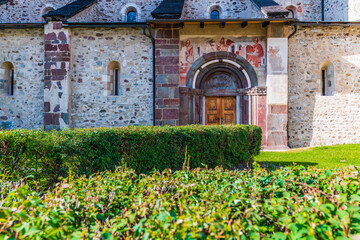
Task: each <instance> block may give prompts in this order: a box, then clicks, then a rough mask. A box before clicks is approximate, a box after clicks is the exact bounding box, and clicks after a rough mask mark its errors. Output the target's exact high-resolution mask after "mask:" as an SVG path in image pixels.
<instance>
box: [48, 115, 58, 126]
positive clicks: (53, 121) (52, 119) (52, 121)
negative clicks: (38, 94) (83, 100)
mask: <svg viewBox="0 0 360 240" xmlns="http://www.w3.org/2000/svg"><path fill="white" fill-rule="evenodd" d="M59 118H60V114H59V113H44V125H45V126H47V125H60V121H59Z"/></svg>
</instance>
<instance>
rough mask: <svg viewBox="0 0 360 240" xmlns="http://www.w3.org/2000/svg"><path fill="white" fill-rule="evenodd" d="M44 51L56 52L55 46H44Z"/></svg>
mask: <svg viewBox="0 0 360 240" xmlns="http://www.w3.org/2000/svg"><path fill="white" fill-rule="evenodd" d="M45 51H57V45H54V44H45Z"/></svg>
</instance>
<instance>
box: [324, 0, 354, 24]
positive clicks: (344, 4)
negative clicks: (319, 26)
mask: <svg viewBox="0 0 360 240" xmlns="http://www.w3.org/2000/svg"><path fill="white" fill-rule="evenodd" d="M325 6H326V7H325V21H359V20H360V11H359V8H360V1H359V0H325Z"/></svg>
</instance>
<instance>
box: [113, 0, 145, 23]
mask: <svg viewBox="0 0 360 240" xmlns="http://www.w3.org/2000/svg"><path fill="white" fill-rule="evenodd" d="M131 11H133V12H135V13H136V22H141V21H142V19H141V17H140V16H142V15H141V14H142V12H141V9H140V8H138V6H137V5H136V4H134V3H128V4H126V5H125V6H123V7H122V8H121V9H120V19H119V20H120V21H122V22H127V15H128V13H129V12H131Z"/></svg>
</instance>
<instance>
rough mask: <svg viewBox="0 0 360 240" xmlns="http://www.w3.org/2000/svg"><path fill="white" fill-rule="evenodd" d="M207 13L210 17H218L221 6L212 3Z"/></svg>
mask: <svg viewBox="0 0 360 240" xmlns="http://www.w3.org/2000/svg"><path fill="white" fill-rule="evenodd" d="M208 13H209V14H210V19H220V17H221V16H220V15H221V13H222V11H221V7H220V6H219V5H214V6H211V7H210V8H208Z"/></svg>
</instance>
